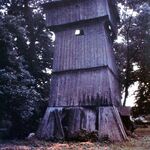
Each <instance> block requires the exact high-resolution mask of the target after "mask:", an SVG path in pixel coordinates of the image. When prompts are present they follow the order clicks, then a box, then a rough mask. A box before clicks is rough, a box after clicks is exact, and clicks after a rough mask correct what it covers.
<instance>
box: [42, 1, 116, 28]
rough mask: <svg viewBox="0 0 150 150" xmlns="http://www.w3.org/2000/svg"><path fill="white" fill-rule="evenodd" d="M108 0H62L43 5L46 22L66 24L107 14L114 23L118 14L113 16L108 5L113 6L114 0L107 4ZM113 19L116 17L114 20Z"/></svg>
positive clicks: (49, 24)
mask: <svg viewBox="0 0 150 150" xmlns="http://www.w3.org/2000/svg"><path fill="white" fill-rule="evenodd" d="M109 1H110V0H62V1H59V2H58V1H56V2H51V3H48V4H45V5H44V8H45V12H46V22H47V25H48V26H52V25H53V26H54V25H62V24H68V23H71V22H76V21H80V20H87V19H93V18H97V17H103V16H107V15H108V16H109V18H110V21H112V24H114V26H115V25H116V21H117V17H118V14H117V12H113V13H115V18H114V16H113V14H112V13H110V9H111V8H110V7H115V9H116V6H115V5H114V3H115V0H113V3H111V6H110V5H109V4H108V3H110V2H109ZM114 19H116V20H115V21H114Z"/></svg>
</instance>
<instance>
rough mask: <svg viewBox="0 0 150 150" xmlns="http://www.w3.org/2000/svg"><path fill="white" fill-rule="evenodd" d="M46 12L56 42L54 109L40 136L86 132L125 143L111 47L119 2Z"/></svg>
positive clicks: (79, 2)
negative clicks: (96, 132) (82, 130)
mask: <svg viewBox="0 0 150 150" xmlns="http://www.w3.org/2000/svg"><path fill="white" fill-rule="evenodd" d="M43 7H44V10H45V12H46V23H47V25H48V26H50V29H51V30H52V31H54V32H55V34H56V42H55V51H54V61H53V72H52V79H51V89H50V91H51V94H50V99H49V105H48V108H47V110H46V113H45V116H44V118H43V120H42V122H41V124H40V127H39V129H38V132H37V136H38V137H39V138H43V139H55V138H56V139H65V137H68V138H69V136H71V135H72V134H73V133H75V132H77V131H80V130H81V129H85V130H87V131H88V132H91V131H95V130H96V131H98V136H99V138H100V139H101V138H103V137H106V136H107V137H108V138H109V139H110V140H112V141H121V140H125V139H126V138H127V136H126V133H125V131H124V127H123V125H122V121H121V118H120V115H119V112H118V109H117V107H120V106H121V96H120V87H119V83H118V75H117V69H116V64H115V58H114V55H113V48H112V43H113V40H114V37H115V35H116V24H117V22H118V21H119V17H118V13H117V9H116V4H115V0H54V1H51V2H49V3H46V4H44V5H43Z"/></svg>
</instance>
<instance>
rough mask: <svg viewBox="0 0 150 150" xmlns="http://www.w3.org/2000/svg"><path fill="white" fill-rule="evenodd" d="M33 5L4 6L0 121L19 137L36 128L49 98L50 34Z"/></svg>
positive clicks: (0, 29) (0, 26) (0, 39)
mask: <svg viewBox="0 0 150 150" xmlns="http://www.w3.org/2000/svg"><path fill="white" fill-rule="evenodd" d="M27 2H28V3H27ZM31 6H32V8H31ZM34 6H35V5H34V3H32V1H15V0H14V1H12V2H9V3H8V2H6V3H4V4H3V5H1V10H3V12H5V13H1V14H2V15H1V17H0V33H1V34H0V101H1V106H0V108H1V109H0V112H1V113H0V120H5V119H9V120H10V121H11V122H12V128H11V131H12V132H11V133H12V135H13V136H17V137H22V136H26V135H27V134H28V133H29V132H31V131H32V132H33V131H35V130H36V129H37V125H38V123H37V122H38V121H39V119H40V116H43V114H42V112H43V111H45V105H46V104H47V99H48V97H49V79H50V74H49V73H47V72H46V69H47V68H51V63H52V59H51V58H52V44H51V38H50V36H51V33H50V30H49V29H47V28H46V26H45V23H44V19H43V14H42V13H41V10H40V13H37V12H36V11H34V10H35V8H34ZM35 7H37V5H36V6H35ZM4 10H5V11H4ZM29 16H30V17H29ZM30 21H32V22H30ZM25 126H26V127H25ZM16 131H17V132H16ZM16 133H18V134H16Z"/></svg>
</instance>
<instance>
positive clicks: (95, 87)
mask: <svg viewBox="0 0 150 150" xmlns="http://www.w3.org/2000/svg"><path fill="white" fill-rule="evenodd" d="M51 91H52V92H51V96H50V100H49V106H51V107H52V106H111V105H115V106H119V105H120V88H119V85H118V81H117V79H116V78H115V77H114V75H113V74H112V72H111V71H110V69H109V68H108V67H107V66H105V67H100V68H95V69H89V70H88V69H87V70H78V71H77V70H76V71H72V72H64V73H60V74H59V73H58V74H53V76H52V81H51Z"/></svg>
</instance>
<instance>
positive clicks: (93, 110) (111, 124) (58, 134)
mask: <svg viewBox="0 0 150 150" xmlns="http://www.w3.org/2000/svg"><path fill="white" fill-rule="evenodd" d="M56 114H57V117H56ZM58 118H59V119H58ZM57 119H58V120H59V121H58V120H57ZM43 125H44V126H43ZM82 129H84V130H85V131H87V132H92V131H97V132H98V138H99V140H110V141H122V140H127V136H126V133H125V132H124V128H123V125H122V122H121V118H120V116H119V113H118V110H117V108H116V107H63V108H61V107H55V108H53V107H48V108H47V111H46V113H45V117H44V119H43V121H42V124H41V128H39V130H38V132H37V136H38V138H42V139H46V140H49V139H51V140H55V139H65V138H67V139H68V138H69V137H71V136H72V135H74V134H75V133H76V132H80V131H81V130H82ZM106 138H107V139H106Z"/></svg>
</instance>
